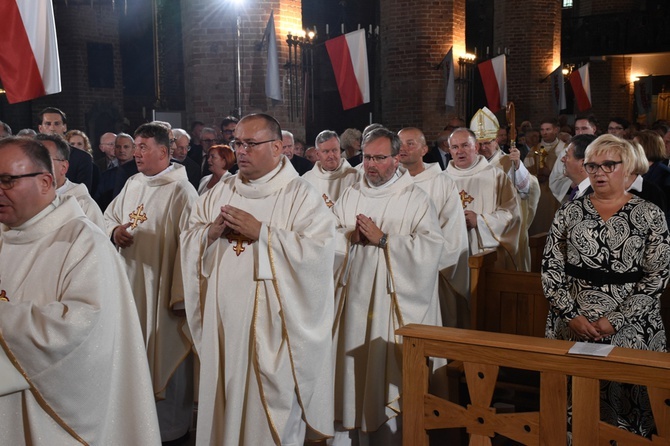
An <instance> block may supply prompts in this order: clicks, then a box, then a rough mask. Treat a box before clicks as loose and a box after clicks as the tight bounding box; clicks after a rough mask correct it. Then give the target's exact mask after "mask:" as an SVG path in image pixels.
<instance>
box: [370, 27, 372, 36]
mask: <svg viewBox="0 0 670 446" xmlns="http://www.w3.org/2000/svg"><path fill="white" fill-rule="evenodd" d="M370 35H372V25H370Z"/></svg>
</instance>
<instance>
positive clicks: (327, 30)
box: [326, 23, 330, 35]
mask: <svg viewBox="0 0 670 446" xmlns="http://www.w3.org/2000/svg"><path fill="white" fill-rule="evenodd" d="M329 31H330V29H329V27H328V24H327V23H326V35H328V34H330V33H329Z"/></svg>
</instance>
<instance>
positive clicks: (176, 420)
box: [105, 164, 198, 440]
mask: <svg viewBox="0 0 670 446" xmlns="http://www.w3.org/2000/svg"><path fill="white" fill-rule="evenodd" d="M197 197H198V193H197V192H196V190H195V188H194V187H193V185H191V183H189V181H188V177H187V176H186V169H185V168H184V166H183V165H181V164H173V165H171V166H170V167H168V168H167V169H165V170H164V171H163V172H161V173H159V174H158V175H155V176H152V177H148V176H146V175H144V174H143V173H138V174H135V175H133V176H132V177H130V178H129V179H128V181H126V184H125V185H124V186H123V189H122V190H121V192H120V193H119V195H117V196H116V198H114V200H113V201H112V202H111V203H110V204H109V206H108V207H107V209H106V210H105V221H106V224H107V233H108V235H109V236H110V237H111V235H112V232H113V230H114V228H116V227H117V226H118V225H122V224H125V223H128V222H131V223H132V222H134V225H135V226H136V227H134V228H133V227H132V226H131V228H129V232H130V233H131V234H132V235H133V237H134V239H133V244H132V245H131V246H129V247H127V248H120V249H119V252H120V254H121V257H122V258H123V260H124V262H125V264H126V272H127V274H128V278H129V280H130V285H131V286H132V288H133V294H134V295H135V303H136V305H137V311H138V314H139V316H140V323H141V324H142V331H143V334H144V339H145V343H146V348H147V357H148V360H149V369H150V370H151V377H152V380H153V384H154V393H155V395H156V400H157V401H158V402H159V404H160V405H161V406H165V405H166V404H169V405H172V404H173V403H174V404H175V406H174V407H172V408H169V409H168V408H166V409H163V408H162V407H160V406H159V417H160V421H161V432H162V434H163V436H164V440H170V439H174V438H171V437H174V435H175V434H176V433H177V431H179V432H186V431H188V428H189V424H190V413H191V412H192V407H191V405H189V404H188V402H185V403H182V404H180V403H179V400H182V401H183V400H185V399H188V398H189V396H190V395H192V393H193V392H192V383H188V382H186V383H185V385H184V386H180V387H179V388H177V390H178V391H179V392H186V395H189V396H184V397H183V398H182V397H179V396H177V397H176V398H175V397H174V395H169V394H167V393H166V387H167V386H168V381H169V380H170V379H171V378H172V377H173V375H174V374H175V371H176V370H177V368H178V366H179V365H180V364H181V363H182V362H183V361H184V360H185V359H186V357H187V355H188V354H189V353H190V352H191V344H192V343H191V338H190V334H189V333H188V327H187V325H186V319H185V318H184V317H182V316H178V315H176V314H175V313H174V310H179V309H183V308H184V307H183V305H184V304H183V301H184V295H183V286H182V283H181V280H182V277H181V263H180V262H179V254H178V247H179V234H180V233H181V231H182V230H183V229H185V228H186V224H187V223H188V216H189V213H190V210H191V206H192V205H193V203H194V202H195V200H196V199H197ZM182 370H183V368H182ZM184 373H186V372H184ZM179 381H180V382H181V381H182V380H181V379H180V380H179ZM189 387H190V388H189ZM166 398H167V401H165V400H166ZM177 406H179V409H177V408H176V407H177ZM163 410H167V411H168V412H170V413H172V414H173V415H172V416H171V419H170V420H169V421H168V420H167V418H166V417H165V416H164V415H163V413H164V412H163ZM176 412H181V413H176Z"/></svg>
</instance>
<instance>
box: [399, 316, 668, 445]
mask: <svg viewBox="0 0 670 446" xmlns="http://www.w3.org/2000/svg"><path fill="white" fill-rule="evenodd" d="M396 333H397V334H399V335H402V336H403V444H405V445H412V446H421V445H424V446H427V445H428V434H427V432H428V431H429V430H434V429H445V428H458V427H461V428H465V429H466V430H467V432H468V433H469V434H470V443H469V444H470V445H491V438H492V437H493V436H494V435H495V434H500V435H503V436H505V437H507V438H510V439H512V440H515V441H518V442H520V443H522V444H527V445H540V444H541V445H560V446H565V444H566V438H567V437H566V436H567V433H566V431H567V429H566V425H567V423H566V421H567V420H566V418H567V379H568V377H569V376H571V377H572V402H573V423H572V438H573V444H574V445H575V446H580V445H584V446H587V445H588V446H591V445H606V444H613V443H612V442H614V441H616V442H618V444H619V445H624V444H625V445H630V444H633V445H656V444H663V445H670V355H668V354H667V353H659V352H650V351H643V350H633V349H625V348H618V347H617V348H615V349H614V351H613V352H612V353H610V355H609V356H607V357H604V358H603V357H591V356H576V355H568V354H567V351H568V350H569V348H570V347H571V346H572V345H573V343H572V342H568V341H556V340H549V339H540V338H537V337H529V336H518V335H510V334H500V333H487V332H483V331H475V330H464V329H457V328H444V327H434V326H424V325H416V324H411V325H407V326H405V327H403V328H400V329H398V330H397V331H396ZM435 357H439V358H448V359H450V360H458V361H461V362H462V363H463V365H464V370H465V376H466V381H467V386H468V391H469V394H470V397H471V403H470V404H468V405H467V406H465V407H464V406H462V405H459V404H457V403H454V402H450V401H447V400H445V399H442V398H439V397H437V396H435V395H431V394H430V393H428V374H429V366H428V358H435ZM500 367H513V368H517V369H523V370H530V371H536V372H539V374H540V376H541V381H540V382H541V384H540V410H539V411H536V412H523V413H496V410H495V408H493V407H491V399H492V396H493V392H494V388H495V386H496V382H497V377H498V371H499V369H500ZM601 379H604V380H610V381H618V382H624V383H631V384H638V385H644V386H647V389H648V392H649V397H650V400H651V405H652V409H653V413H654V419H655V420H656V425H657V429H658V436H657V437H655V438H654V439H653V443H652V442H651V441H649V440H646V439H643V438H641V437H638V436H637V435H634V434H632V433H630V432H626V431H624V430H621V429H618V428H616V427H614V426H611V425H609V424H607V423H604V422H602V421H600V411H599V406H600V383H599V380H601Z"/></svg>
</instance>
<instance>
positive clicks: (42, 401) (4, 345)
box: [0, 335, 88, 446]
mask: <svg viewBox="0 0 670 446" xmlns="http://www.w3.org/2000/svg"><path fill="white" fill-rule="evenodd" d="M0 344H1V345H2V348H3V349H4V350H5V353H6V354H7V357H8V358H9V360H10V361H11V362H12V364H13V365H14V367H16V370H18V371H19V373H21V375H23V378H24V379H25V380H26V381H27V382H28V385H29V386H30V393H32V394H33V396H34V397H35V400H36V401H37V404H39V405H40V407H42V410H44V411H45V412H46V413H47V415H49V416H50V417H51V418H53V420H54V421H55V422H56V423H57V424H58V425H59V426H60V427H62V428H63V430H64V431H65V432H67V433H68V434H70V435H71V436H72V438H74V439H75V440H77V441H78V442H79V443H81V444H83V445H86V446H88V443H87V442H86V441H85V440H84V439H83V438H81V437H80V436H79V435H78V434H77V433H76V432H75V431H74V429H72V428H71V427H70V426H68V424H67V423H66V422H65V420H63V419H62V418H61V417H60V416H59V415H58V414H57V413H56V411H55V410H53V408H52V407H51V406H50V405H49V403H47V401H46V400H45V399H44V397H43V396H42V394H41V393H40V391H39V390H37V387H35V385H34V384H33V382H32V381H31V380H30V378H29V377H28V375H27V374H26V372H25V370H23V367H21V364H20V363H19V361H18V360H17V359H16V357H15V356H14V353H12V351H11V349H10V348H9V346H8V345H7V343H6V342H5V338H4V337H3V336H2V335H0Z"/></svg>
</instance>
